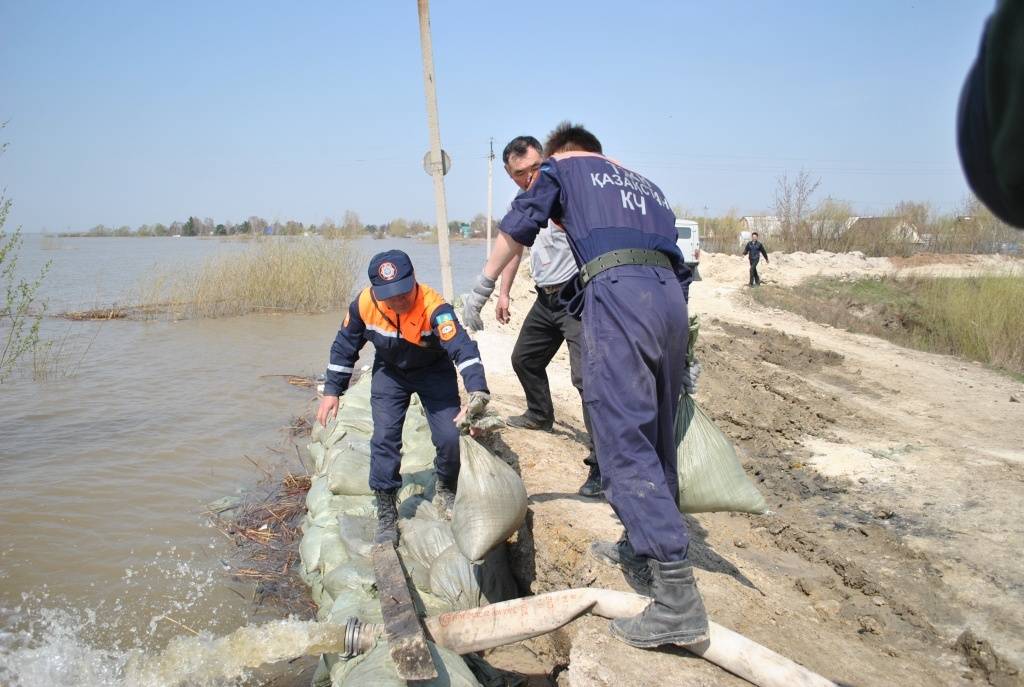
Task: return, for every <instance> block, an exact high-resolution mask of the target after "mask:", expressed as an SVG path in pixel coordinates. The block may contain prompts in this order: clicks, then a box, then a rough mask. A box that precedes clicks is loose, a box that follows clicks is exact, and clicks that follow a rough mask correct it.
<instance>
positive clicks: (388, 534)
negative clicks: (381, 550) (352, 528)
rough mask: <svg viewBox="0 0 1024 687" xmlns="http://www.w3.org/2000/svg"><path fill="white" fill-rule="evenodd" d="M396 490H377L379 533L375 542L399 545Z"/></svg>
mask: <svg viewBox="0 0 1024 687" xmlns="http://www.w3.org/2000/svg"><path fill="white" fill-rule="evenodd" d="M395 494H396V492H394V491H375V492H373V495H374V496H376V497H377V534H376V535H374V537H373V543H374V544H393V545H395V546H398V503H397V499H396V496H395Z"/></svg>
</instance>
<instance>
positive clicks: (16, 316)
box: [0, 196, 50, 383]
mask: <svg viewBox="0 0 1024 687" xmlns="http://www.w3.org/2000/svg"><path fill="white" fill-rule="evenodd" d="M10 209H11V201H10V200H8V199H6V198H4V197H2V196H0V283H2V285H3V290H4V301H3V303H2V304H0V383H3V382H4V381H5V380H6V379H8V378H9V377H10V375H11V373H12V372H13V371H14V369H15V365H16V364H17V363H18V360H19V359H20V358H22V356H25V355H26V354H29V353H32V352H34V351H35V350H37V349H38V348H39V346H40V345H41V344H40V339H39V326H40V324H42V321H43V314H44V313H45V312H46V303H45V302H44V301H42V300H40V298H39V296H38V292H39V285H40V284H41V283H42V281H43V278H44V277H45V276H46V273H47V272H48V271H49V269H50V263H49V262H48V263H46V265H45V266H44V267H43V269H42V270H41V271H40V273H39V276H38V277H37V278H36V279H35V281H26V280H25V279H22V278H20V277H18V276H17V275H16V272H17V266H18V251H19V250H20V249H21V242H22V240H21V230H20V229H16V230H15V231H14V233H13V234H7V233H6V232H5V231H4V224H5V223H6V222H7V213H8V212H10Z"/></svg>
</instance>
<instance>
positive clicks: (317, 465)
mask: <svg viewBox="0 0 1024 687" xmlns="http://www.w3.org/2000/svg"><path fill="white" fill-rule="evenodd" d="M306 450H307V451H309V455H310V457H311V458H312V459H313V471H314V472H315V473H317V474H319V473H320V470H322V469H323V465H324V457H325V456H326V455H327V450H326V449H325V448H324V445H323V444H321V443H320V442H319V441H315V442H312V443H309V444H306Z"/></svg>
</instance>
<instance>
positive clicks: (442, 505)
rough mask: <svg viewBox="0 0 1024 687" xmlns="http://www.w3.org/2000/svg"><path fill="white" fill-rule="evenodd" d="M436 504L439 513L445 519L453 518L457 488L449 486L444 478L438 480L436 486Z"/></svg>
mask: <svg viewBox="0 0 1024 687" xmlns="http://www.w3.org/2000/svg"><path fill="white" fill-rule="evenodd" d="M434 506H435V507H436V508H437V514H438V515H440V516H441V519H443V520H451V519H452V510H453V509H454V508H455V489H452V488H451V487H450V486H448V483H447V482H445V481H444V480H440V479H439V480H437V482H435V486H434Z"/></svg>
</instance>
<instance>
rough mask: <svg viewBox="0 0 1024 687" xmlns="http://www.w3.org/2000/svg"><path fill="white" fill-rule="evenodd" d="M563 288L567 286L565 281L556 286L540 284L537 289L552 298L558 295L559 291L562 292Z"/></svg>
mask: <svg viewBox="0 0 1024 687" xmlns="http://www.w3.org/2000/svg"><path fill="white" fill-rule="evenodd" d="M563 286H565V282H564V281H563V282H562V283H561V284H555V285H554V286H540V285H539V284H538V285H537V288H538V289H540V290H541V291H543V292H544V293H546V294H547V295H549V296H551V295H552V294H556V293H558V292H559V291H561V290H562V287H563Z"/></svg>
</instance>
